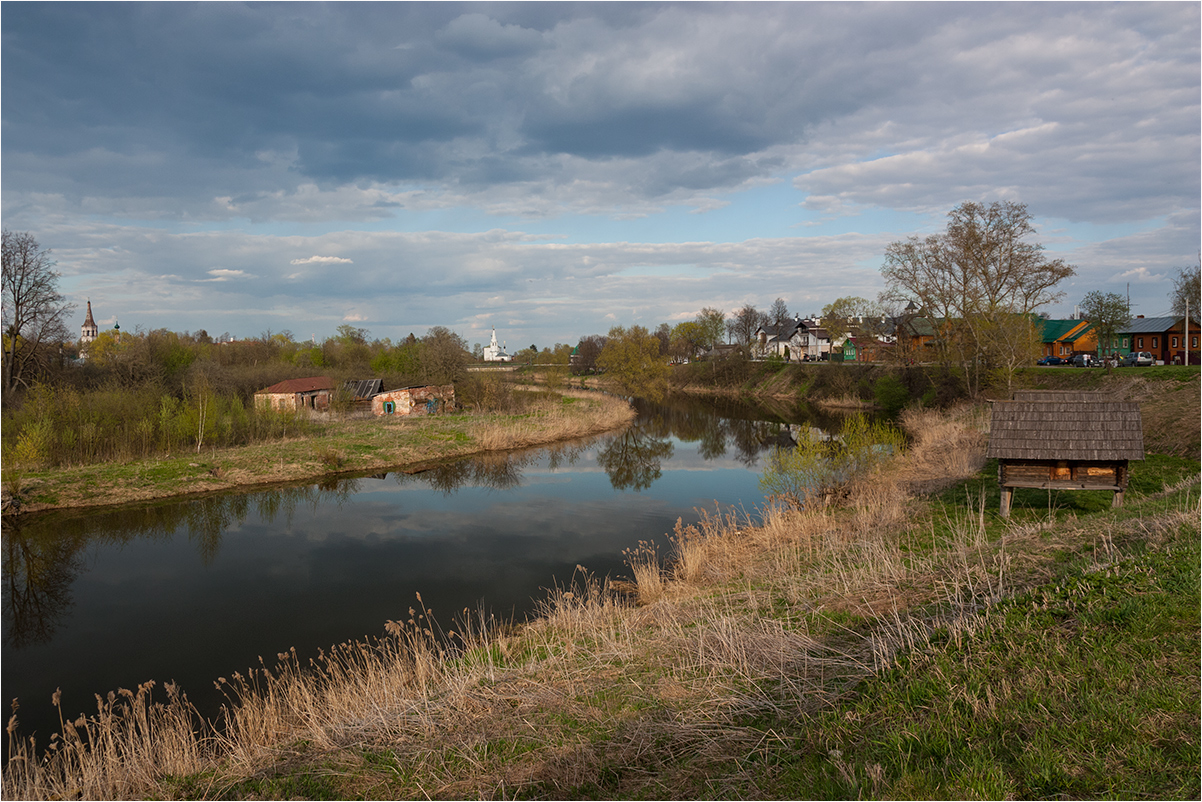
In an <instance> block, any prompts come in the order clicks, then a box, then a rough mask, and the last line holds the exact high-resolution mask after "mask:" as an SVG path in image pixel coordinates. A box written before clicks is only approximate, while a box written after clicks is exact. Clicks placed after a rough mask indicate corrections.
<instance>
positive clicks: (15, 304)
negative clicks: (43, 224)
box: [3, 230, 75, 390]
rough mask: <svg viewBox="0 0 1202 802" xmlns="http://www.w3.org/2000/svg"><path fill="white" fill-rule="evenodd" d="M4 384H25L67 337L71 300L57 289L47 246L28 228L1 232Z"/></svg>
mask: <svg viewBox="0 0 1202 802" xmlns="http://www.w3.org/2000/svg"><path fill="white" fill-rule="evenodd" d="M3 262H4V269H3V272H4V279H3V314H4V389H6V390H12V389H13V388H14V387H16V385H18V384H23V385H28V383H29V378H30V377H32V376H33V374H35V373H37V372H38V371H39V370H45V368H46V367H47V366H48V362H49V360H50V359H51V358H53V355H54V354H55V353H56V352H57V346H58V345H60V344H61V343H63V342H64V341H66V340H67V339H69V337H70V335H69V334H68V333H67V326H66V323H65V321H66V319H67V316H68V315H70V314H71V311H72V310H73V309H74V308H75V307H74V306H72V305H70V304H68V303H66V302H65V299H64V298H63V296H62V295H61V294H60V293H59V291H58V279H59V273H57V272H56V271H55V270H54V262H53V261H52V260H51V259H50V251H49V250H42V248H41V247H40V246H39V245H38V241H37V240H36V239H34V237H33V235H32V234H29V233H27V232H12V231H7V230H5V231H4V232H3Z"/></svg>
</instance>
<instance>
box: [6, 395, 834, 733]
mask: <svg viewBox="0 0 1202 802" xmlns="http://www.w3.org/2000/svg"><path fill="white" fill-rule="evenodd" d="M639 411H640V415H639V418H638V420H637V421H636V423H635V424H633V425H632V426H631V427H630V428H628V429H626V430H625V431H623V432H620V433H615V434H609V435H604V436H600V437H594V438H589V439H587V440H583V441H577V442H573V443H569V444H565V445H561V446H558V447H555V448H544V449H536V450H530V451H523V452H518V453H510V454H504V455H493V456H490V457H487V458H484V459H475V460H463V461H459V462H455V463H451V464H448V465H446V466H443V467H441V468H438V469H434V470H430V471H425V472H423V473H418V474H413V475H406V474H403V473H388V474H379V475H376V476H364V477H357V478H342V479H338V480H336V481H331V482H326V483H323V484H320V485H303V486H294V487H285V488H275V489H271V490H261V491H254V492H249V493H229V494H223V495H219V496H212V497H207V498H202V499H197V500H190V501H182V502H165V503H157V504H151V505H141V506H137V507H122V508H107V509H104V510H100V511H96V510H93V511H89V512H56V513H50V514H45V515H41V516H36V517H31V516H26V517H24V518H22V519H21V520H18V521H16V522H10V521H8V520H5V521H4V524H3V527H4V528H3V567H2V570H3V660H2V661H0V663H2V673H3V694H4V700H5V703H6V704H7V703H9V702H11V700H12V699H13V698H19V699H20V703H21V706H20V710H19V711H18V719H19V722H20V730H19V732H20V733H23V734H24V735H26V736H28V735H29V734H30V733H31V732H33V731H36V732H37V735H38V742H39V744H40V745H45V744H46V743H47V740H48V739H49V736H50V733H51V732H54V731H57V729H58V715H57V713H56V712H55V710H54V708H53V707H52V706H51V704H50V697H51V695H52V694H53V693H54V691H55V689H56V688H60V687H61V688H62V691H63V708H64V713H65V714H66V715H68V716H74V715H77V714H78V713H81V712H88V711H93V712H94V711H95V700H94V697H93V694H96V693H100V694H102V695H103V694H106V693H107V692H108V691H110V690H116V689H117V688H131V689H132V688H135V687H136V686H137V685H138V683H140V682H144V681H146V680H148V679H154V680H157V681H158V683H159V688H160V689H161V686H162V683H163V682H164V681H168V680H174V681H176V682H178V683H180V684H181V685H182V687H183V689H184V691H185V692H186V693H187V694H188V696H189V698H190V699H191V700H192V701H193V702H194V703H196V704H197V706H198V707H199V708H200V709H201V712H202V713H204V714H206V715H212V714H213V713H215V712H216V711H217V709H218V706H219V704H220V702H221V701H222V699H221V697H220V696H219V695H218V694H217V692H216V690H215V689H214V687H213V681H214V680H215V679H216V678H217V677H219V676H228V675H230V674H231V673H232V672H234V671H242V672H245V670H246V669H247V668H248V667H252V666H257V665H258V661H259V657H260V656H262V657H263V658H264V660H266V662H267V664H268V665H273V664H274V661H275V655H276V653H278V652H283V651H287V650H288V649H289V648H291V647H295V648H296V649H297V651H298V653H299V654H300V655H301V659H302V662H304V660H305V659H306V658H307V657H308V656H310V655H315V654H316V653H317V650H318V649H319V648H323V647H328V646H330V645H331V644H334V643H340V642H342V641H346V640H352V639H358V638H363V637H365V636H374V635H379V634H382V633H383V629H384V623H385V621H387V620H388V619H401V618H408V611H409V608H410V606H414V604H415V601H416V599H415V594H417V593H420V594H421V596H422V599H423V600H424V602H425V604H426V606H427V607H429V608H430V609H431V610H433V612H434V614H435V617H436V618H437V619H439V620H440V622H442V624H443V625H444V627H448V628H449V627H450V626H451V625H452V624H453V621H454V618H455V615H456V614H457V613H459V612H461V611H462V610H464V608H468V609H470V610H473V611H476V610H479V609H484V610H486V611H489V612H491V613H494V614H496V615H497V616H499V617H506V618H508V617H511V616H512V617H517V618H519V619H520V618H521V617H523V616H525V615H526V614H528V613H529V612H530V611H531V610H532V609H533V608H534V600H536V599H538V598H541V597H542V596H543V589H545V588H549V587H553V586H554V585H556V584H561V585H563V584H567V583H569V582H570V581H571V578H572V574H573V572H574V571H575V570H576V566H577V565H583V566H584V567H585V568H587V569H588V570H589V571H590V572H592V573H594V574H597V575H600V576H604V575H610V576H615V577H617V576H621V575H624V574H626V573H627V572H628V568H627V566H626V565H625V564H624V562H623V557H622V552H623V550H624V549H628V548H631V547H633V546H635V545H637V543H638V542H639V541H640V540H658V541H659V542H660V543H662V542H663V536H664V535H665V534H666V533H668V532H671V531H672V528H673V526H674V525H675V522H676V520H677V518H684V520H685V522H686V523H690V522H693V521H695V520H696V519H697V518H698V514H697V511H696V510H697V508H699V507H705V508H709V509H713V508H714V506H715V504H718V505H722V506H723V507H728V506H731V505H741V506H742V507H743V508H744V509H745V510H746V511H748V512H749V513H754V512H755V510H756V509H757V508H758V507H759V506H761V504H762V501H763V494H762V493H761V492H760V491H759V487H758V477H759V470H760V465H759V463H760V458H761V455H762V454H763V453H764V452H765V451H766V450H767V449H769V448H771V446H772V445H774V444H775V443H778V442H781V438H782V437H785V436H787V432H788V429H789V424H793V425H794V428H796V427H797V426H799V425H800V426H818V427H820V428H828V425H827V424H828V423H829V421H827V420H825V419H823V418H821V417H820V416H817V415H815V413H813V412H812V411H810V410H808V409H806V408H796V409H767V408H763V407H751V406H746V405H736V404H730V403H715V402H713V401H706V402H698V401H688V400H685V401H675V402H673V403H671V404H670V405H655V406H653V405H649V404H640V405H639ZM661 553H663V550H662V549H661ZM156 696H158V698H160V699H162V698H163V695H162V694H161V693H159V692H157V691H156ZM6 718H7V715H6Z"/></svg>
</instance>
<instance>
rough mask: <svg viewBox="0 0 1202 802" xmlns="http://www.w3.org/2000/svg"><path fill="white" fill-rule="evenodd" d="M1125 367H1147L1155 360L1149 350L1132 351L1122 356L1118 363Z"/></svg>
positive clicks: (1153, 363) (1154, 362)
mask: <svg viewBox="0 0 1202 802" xmlns="http://www.w3.org/2000/svg"><path fill="white" fill-rule="evenodd" d="M1120 364H1121V365H1122V366H1123V367H1125V368H1130V367H1141V368H1148V367H1151V366H1152V365H1155V364H1156V360H1155V359H1154V358H1153V357H1152V353H1151V352H1150V351H1132V352H1131V353H1129V354H1127V355H1126V356H1125V357H1123V361H1122V362H1121V363H1120Z"/></svg>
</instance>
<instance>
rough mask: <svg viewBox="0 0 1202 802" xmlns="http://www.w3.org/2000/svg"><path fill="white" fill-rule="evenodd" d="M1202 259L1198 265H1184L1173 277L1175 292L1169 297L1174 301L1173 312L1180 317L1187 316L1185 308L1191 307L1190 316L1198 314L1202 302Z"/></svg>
mask: <svg viewBox="0 0 1202 802" xmlns="http://www.w3.org/2000/svg"><path fill="white" fill-rule="evenodd" d="M1200 279H1202V259H1199V265H1198V266H1197V267H1183V268H1181V271H1180V272H1179V273H1178V274H1177V275H1176V276H1175V277H1174V278H1173V292H1172V293H1171V294H1170V295H1169V299H1170V300H1171V301H1172V302H1173V314H1174V315H1177V316H1178V317H1184V316H1185V310H1186V309H1189V312H1190V317H1193V316H1194V315H1196V314H1198V313H1199V311H1202V310H1199V308H1198V306H1199V303H1202V298H1199V296H1200V295H1202V280H1200Z"/></svg>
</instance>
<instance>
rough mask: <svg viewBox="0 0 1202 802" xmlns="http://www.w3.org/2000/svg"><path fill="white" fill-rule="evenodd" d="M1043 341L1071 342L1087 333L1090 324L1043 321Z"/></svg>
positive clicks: (1067, 321)
mask: <svg viewBox="0 0 1202 802" xmlns="http://www.w3.org/2000/svg"><path fill="white" fill-rule="evenodd" d="M1040 322H1041V323H1042V324H1043V335H1042V336H1043V341H1044V342H1045V343H1054V342H1059V341H1061V340H1064V341H1065V342H1073V341H1074V340H1076V339H1077V338H1078V337H1080V336H1081V335H1082V334H1084V333H1085V332H1087V331H1089V329H1090V323H1089V322H1088V321H1086V320H1043V321H1040Z"/></svg>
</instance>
